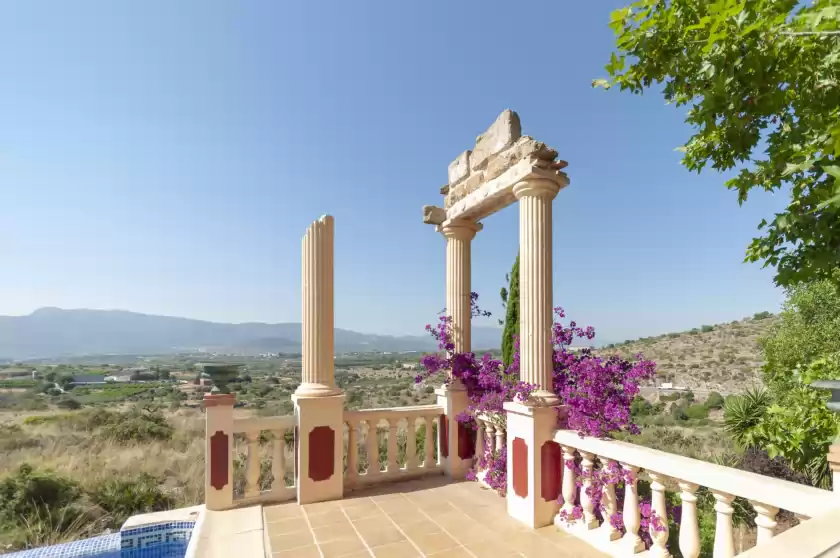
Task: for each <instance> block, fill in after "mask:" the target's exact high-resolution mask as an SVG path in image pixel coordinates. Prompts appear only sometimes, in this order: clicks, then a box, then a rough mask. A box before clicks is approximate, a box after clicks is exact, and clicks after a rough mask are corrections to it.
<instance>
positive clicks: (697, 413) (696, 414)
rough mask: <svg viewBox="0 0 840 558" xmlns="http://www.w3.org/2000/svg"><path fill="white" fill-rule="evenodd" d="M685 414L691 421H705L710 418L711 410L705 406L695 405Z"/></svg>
mask: <svg viewBox="0 0 840 558" xmlns="http://www.w3.org/2000/svg"><path fill="white" fill-rule="evenodd" d="M685 414H686V417H688V418H689V419H695V420H696V419H705V418H708V416H709V409H708V407H706V406H705V405H701V404H700V403H695V404H694V405H690V406H689V407H688V408H687V409H686V410H685Z"/></svg>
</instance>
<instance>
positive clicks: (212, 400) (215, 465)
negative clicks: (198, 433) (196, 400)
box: [204, 393, 236, 511]
mask: <svg viewBox="0 0 840 558" xmlns="http://www.w3.org/2000/svg"><path fill="white" fill-rule="evenodd" d="M235 402H236V397H235V396H234V395H233V394H230V393H219V394H210V393H208V394H205V396H204V413H205V428H206V432H205V435H204V440H205V448H204V455H205V463H204V502H205V505H206V506H207V509H208V510H211V511H221V510H227V509H230V508H232V507H233V404H234V403H235Z"/></svg>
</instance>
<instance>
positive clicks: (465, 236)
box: [437, 219, 484, 240]
mask: <svg viewBox="0 0 840 558" xmlns="http://www.w3.org/2000/svg"><path fill="white" fill-rule="evenodd" d="M483 228H484V225H482V224H481V223H476V222H475V221H469V220H467V219H457V220H455V221H447V222H445V223H444V224H442V225H440V226H438V228H437V230H438V232H439V233H441V234H443V236H445V237H446V238H457V239H459V240H472V239H473V238H475V234H476V233H477V232H478V231H480V230H481V229H483Z"/></svg>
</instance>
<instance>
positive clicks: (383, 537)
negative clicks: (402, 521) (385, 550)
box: [355, 519, 405, 548]
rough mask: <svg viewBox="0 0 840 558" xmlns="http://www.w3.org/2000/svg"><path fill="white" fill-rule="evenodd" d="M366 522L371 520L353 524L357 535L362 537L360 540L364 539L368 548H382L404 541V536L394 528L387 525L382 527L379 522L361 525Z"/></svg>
mask: <svg viewBox="0 0 840 558" xmlns="http://www.w3.org/2000/svg"><path fill="white" fill-rule="evenodd" d="M366 521H371V520H369V519H362V520H361V521H357V522H356V523H355V526H356V529H358V530H359V535H361V536H362V539H364V541H365V543H366V544H367V545H368V546H369V547H370V548H374V547H377V546H384V545H386V544H391V543H395V542H400V541H402V540H405V535H403V534H402V533H401V532H400V531H399V530H397V528H396V527H393V526H391V527H389V526H387V525H383V524H382V522H381V521H379V522H378V523H369V524H362V523H363V522H366ZM374 521H377V520H374Z"/></svg>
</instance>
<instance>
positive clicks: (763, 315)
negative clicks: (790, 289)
mask: <svg viewBox="0 0 840 558" xmlns="http://www.w3.org/2000/svg"><path fill="white" fill-rule="evenodd" d="M772 315H773V314H771V313H770V312H756V313H755V314H753V320H756V321H757V320H766V319H767V318H769V317H770V316H772Z"/></svg>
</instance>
